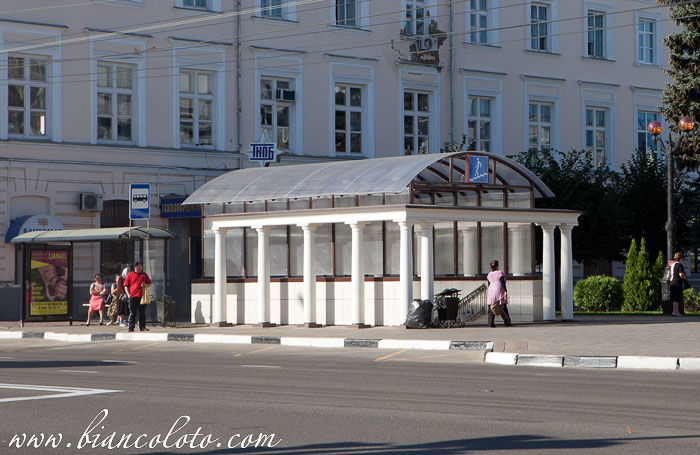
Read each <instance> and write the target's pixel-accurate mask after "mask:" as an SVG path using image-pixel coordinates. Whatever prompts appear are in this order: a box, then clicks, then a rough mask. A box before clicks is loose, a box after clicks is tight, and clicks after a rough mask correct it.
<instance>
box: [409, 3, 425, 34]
mask: <svg viewBox="0 0 700 455" xmlns="http://www.w3.org/2000/svg"><path fill="white" fill-rule="evenodd" d="M426 13H427V8H426V3H425V0H406V35H425V34H427V33H428V23H427V20H426Z"/></svg>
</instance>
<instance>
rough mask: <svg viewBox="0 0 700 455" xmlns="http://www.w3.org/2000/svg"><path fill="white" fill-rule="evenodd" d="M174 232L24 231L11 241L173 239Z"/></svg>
mask: <svg viewBox="0 0 700 455" xmlns="http://www.w3.org/2000/svg"><path fill="white" fill-rule="evenodd" d="M174 238H175V234H173V233H172V232H170V231H169V230H167V229H165V228H162V227H158V226H151V227H132V228H130V227H128V226H126V227H113V228H97V229H64V230H60V231H33V232H25V233H24V234H20V235H18V236H17V237H15V238H13V239H12V243H49V242H100V241H103V240H129V239H133V240H140V239H166V240H169V239H174Z"/></svg>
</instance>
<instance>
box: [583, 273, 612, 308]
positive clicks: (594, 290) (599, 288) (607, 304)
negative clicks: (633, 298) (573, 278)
mask: <svg viewBox="0 0 700 455" xmlns="http://www.w3.org/2000/svg"><path fill="white" fill-rule="evenodd" d="M623 299H624V295H623V291H622V284H620V282H619V281H617V280H616V279H615V278H613V277H610V276H603V275H596V276H589V277H588V278H586V279H585V280H581V281H579V282H578V283H576V287H575V288H574V306H575V307H576V309H577V310H579V311H611V310H616V309H618V308H620V307H621V306H622V303H623Z"/></svg>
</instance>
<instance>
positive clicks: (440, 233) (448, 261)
mask: <svg viewBox="0 0 700 455" xmlns="http://www.w3.org/2000/svg"><path fill="white" fill-rule="evenodd" d="M433 236H434V239H435V240H434V245H435V246H434V256H435V275H451V276H453V275H454V273H455V271H454V263H455V260H454V228H453V223H452V222H449V221H448V222H440V223H435V229H434V230H433Z"/></svg>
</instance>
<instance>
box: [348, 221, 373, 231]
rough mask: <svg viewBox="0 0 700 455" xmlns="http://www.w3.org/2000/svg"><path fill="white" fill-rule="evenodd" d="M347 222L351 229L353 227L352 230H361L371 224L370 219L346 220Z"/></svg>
mask: <svg viewBox="0 0 700 455" xmlns="http://www.w3.org/2000/svg"><path fill="white" fill-rule="evenodd" d="M345 224H347V225H348V226H350V229H352V230H355V229H359V230H361V229H363V228H364V227H365V226H367V225H368V224H369V221H346V222H345Z"/></svg>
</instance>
